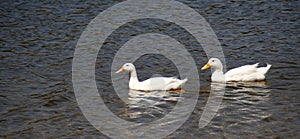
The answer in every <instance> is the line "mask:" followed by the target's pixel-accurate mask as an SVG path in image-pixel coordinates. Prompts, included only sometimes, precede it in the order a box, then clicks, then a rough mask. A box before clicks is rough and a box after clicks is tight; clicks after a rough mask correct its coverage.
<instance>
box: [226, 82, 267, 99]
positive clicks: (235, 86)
mask: <svg viewBox="0 0 300 139" xmlns="http://www.w3.org/2000/svg"><path fill="white" fill-rule="evenodd" d="M270 91H271V90H270V89H269V88H268V84H267V82H266V81H261V82H231V83H227V89H226V95H225V97H224V99H231V100H235V101H238V102H240V103H243V104H258V103H262V102H266V101H268V100H269V95H270V93H269V92H270Z"/></svg>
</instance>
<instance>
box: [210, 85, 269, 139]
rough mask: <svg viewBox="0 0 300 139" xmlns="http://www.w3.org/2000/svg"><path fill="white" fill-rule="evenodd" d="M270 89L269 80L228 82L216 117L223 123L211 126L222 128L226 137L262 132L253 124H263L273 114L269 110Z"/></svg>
mask: <svg viewBox="0 0 300 139" xmlns="http://www.w3.org/2000/svg"><path fill="white" fill-rule="evenodd" d="M211 86H212V87H214V85H211ZM211 90H212V91H213V90H214V89H211ZM270 91H271V90H270V89H269V87H268V84H267V82H243V83H241V82H232V83H227V84H226V92H225V94H224V97H223V103H222V105H221V107H220V109H219V111H218V115H217V116H216V118H215V119H214V120H216V121H220V120H221V121H222V124H221V125H220V124H218V125H217V124H213V125H212V126H211V127H212V128H217V129H222V131H224V132H225V133H226V135H224V136H225V137H226V138H239V136H240V135H241V134H242V133H245V132H246V131H247V133H248V134H255V133H260V132H262V131H261V130H260V129H253V128H252V126H253V125H261V124H262V123H263V122H265V121H267V120H268V119H269V117H271V116H272V114H270V113H268V111H267V110H268V109H269V99H270V93H269V92H270ZM262 134H263V133H262Z"/></svg>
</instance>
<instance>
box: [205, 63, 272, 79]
mask: <svg viewBox="0 0 300 139" xmlns="http://www.w3.org/2000/svg"><path fill="white" fill-rule="evenodd" d="M257 66H258V63H256V64H252V65H245V66H241V67H238V68H234V69H231V70H229V71H227V72H226V73H225V74H224V73H223V65H222V63H221V61H220V60H219V59H217V58H211V59H209V61H208V62H207V64H206V65H205V66H204V67H202V68H201V69H202V70H204V69H207V68H210V67H211V68H212V70H213V72H212V76H211V80H212V81H214V82H228V81H243V82H251V81H261V80H265V79H266V73H267V72H268V70H269V69H270V68H271V66H272V65H270V64H267V66H266V67H257Z"/></svg>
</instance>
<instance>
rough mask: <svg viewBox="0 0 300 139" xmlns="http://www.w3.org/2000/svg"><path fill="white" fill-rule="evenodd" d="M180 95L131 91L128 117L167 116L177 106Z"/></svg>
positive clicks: (167, 92) (127, 111) (163, 92)
mask: <svg viewBox="0 0 300 139" xmlns="http://www.w3.org/2000/svg"><path fill="white" fill-rule="evenodd" d="M179 96H180V94H178V93H175V92H171V91H138V90H132V89H130V90H129V94H128V101H127V106H128V107H127V110H126V116H127V117H129V118H140V117H142V116H145V115H147V117H148V116H150V117H154V118H155V117H156V118H157V115H165V114H167V113H168V112H169V111H170V110H172V108H173V106H175V105H176V103H177V101H178V98H179Z"/></svg>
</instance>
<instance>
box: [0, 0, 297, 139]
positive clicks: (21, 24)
mask: <svg viewBox="0 0 300 139" xmlns="http://www.w3.org/2000/svg"><path fill="white" fill-rule="evenodd" d="M119 2H121V1H98V2H97V1H1V2H0V7H1V17H0V21H1V22H0V26H1V33H0V36H1V37H0V44H1V46H0V63H1V66H0V114H1V117H0V125H1V126H0V137H8V138H63V137H66V138H80V137H84V138H108V137H107V136H105V135H103V134H101V133H100V132H99V131H98V130H96V129H95V128H94V127H93V126H92V125H91V124H90V123H89V122H88V121H87V120H86V118H85V117H84V116H83V114H82V113H81V111H80V109H79V107H78V104H77V102H76V98H75V95H74V92H73V87H72V80H71V79H72V58H73V53H74V51H75V46H76V43H77V40H78V39H79V37H80V35H81V33H82V31H83V30H84V29H85V27H86V26H87V25H88V23H89V22H90V21H91V20H92V19H93V18H95V16H97V15H98V14H99V13H100V12H102V11H103V10H105V9H107V8H108V7H110V6H112V5H114V4H117V3H119ZM180 2H182V3H184V4H187V5H188V6H190V7H192V8H193V9H194V10H196V11H197V12H199V13H200V14H201V15H202V16H203V17H204V18H205V19H206V20H207V22H208V23H209V24H210V25H211V27H212V28H213V30H214V31H215V33H216V35H217V36H218V39H219V41H220V42H221V44H222V46H223V51H224V54H225V57H226V61H227V63H226V64H227V68H228V69H230V68H234V67H237V66H241V65H244V64H252V63H256V62H260V63H261V65H262V66H264V65H265V63H266V62H267V63H270V64H272V65H273V66H272V68H271V70H270V72H269V73H268V77H267V81H266V82H257V83H246V84H245V83H244V84H243V83H235V84H228V86H227V87H226V92H225V96H224V99H223V102H222V105H221V106H220V109H219V111H218V112H217V114H216V116H215V117H214V119H213V120H212V121H211V122H210V123H209V125H208V126H206V127H205V128H202V129H199V128H198V120H199V118H200V117H201V114H202V112H203V109H204V106H205V104H206V101H207V98H208V96H209V90H210V79H209V76H210V72H209V71H204V72H202V71H200V80H201V91H200V93H199V98H198V100H199V101H198V103H197V106H196V107H195V109H194V111H193V113H192V115H191V116H190V118H189V119H188V120H187V121H186V122H185V124H184V125H183V126H182V127H181V128H179V129H178V130H176V132H174V133H172V134H170V135H169V136H167V138H174V139H175V138H300V95H299V92H300V86H299V85H300V80H299V79H300V73H299V69H300V61H299V59H300V47H299V45H300V43H299V33H300V32H299V28H300V25H299V14H300V13H299V12H300V10H299V7H300V3H299V2H298V1H283V2H280V1H254V2H247V1H197V0H193V1H188V0H180ZM178 30H181V28H180V27H178V26H177V25H174V24H172V23H168V22H163V21H158V20H140V21H135V22H132V23H129V24H127V25H126V26H124V27H123V28H122V29H120V30H118V31H117V32H115V35H112V36H111V38H110V39H109V40H107V42H106V44H105V45H107V49H104V51H106V52H109V51H110V49H114V47H113V46H114V45H116V44H122V43H124V42H123V41H127V40H128V39H130V37H129V36H132V35H137V34H136V32H139V33H138V34H140V33H145V32H168V33H169V35H170V36H173V37H174V38H178V39H180V40H181V43H182V44H184V45H189V46H193V45H194V46H197V45H199V44H197V42H195V41H193V39H189V37H190V36H188V35H187V34H184V33H183V34H180V31H178ZM178 41H179V40H178ZM109 46H111V47H109ZM190 49H191V50H190V51H193V52H195V53H198V55H197V56H196V57H195V59H196V60H197V61H196V64H197V66H198V67H199V68H200V67H201V66H203V65H204V64H205V62H206V61H207V57H206V55H205V53H204V51H203V50H202V49H200V50H199V47H194V48H193V47H191V48H190ZM105 56H107V59H105ZM105 56H104V57H103V56H102V57H101V54H99V57H101V58H99V59H98V60H97V63H96V71H97V73H96V80H97V84H104V85H106V86H107V87H106V88H102V89H103V90H102V91H103V92H101V95H102V98H103V99H104V100H105V102H106V103H107V104H108V106H109V107H110V109H112V111H113V112H114V113H115V114H116V115H118V116H119V117H121V118H123V119H127V120H129V121H135V122H151V121H153V120H156V119H159V118H161V117H163V116H164V115H165V114H167V113H168V112H170V110H172V108H173V106H174V105H175V104H176V101H177V99H178V98H180V95H178V94H172V93H171V94H164V95H162V94H159V93H158V94H149V95H148V96H143V94H139V93H134V95H133V96H130V98H129V99H131V100H132V101H131V103H130V104H127V105H126V106H124V105H123V103H122V102H121V101H120V100H119V99H112V98H115V95H113V90H112V89H111V88H112V86H111V83H105V82H103V81H102V80H101V74H106V72H107V71H106V69H107V68H106V69H105V68H103V67H110V66H111V63H110V61H109V59H111V57H109V56H110V55H109V54H107V55H105ZM103 58H104V59H103ZM101 60H103V61H101ZM135 64H136V67H137V70H138V75H139V78H140V79H141V80H143V79H146V78H149V77H151V76H152V75H153V74H161V75H163V76H174V75H175V76H176V75H178V73H177V71H176V69H175V67H174V65H173V64H172V63H171V62H170V61H169V60H168V59H166V58H164V57H162V56H160V55H146V56H143V57H141V58H140V59H138V60H137V61H136V62H135ZM98 87H99V86H98ZM145 106H147V107H145ZM149 106H150V107H149ZM125 138H126V137H125Z"/></svg>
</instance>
